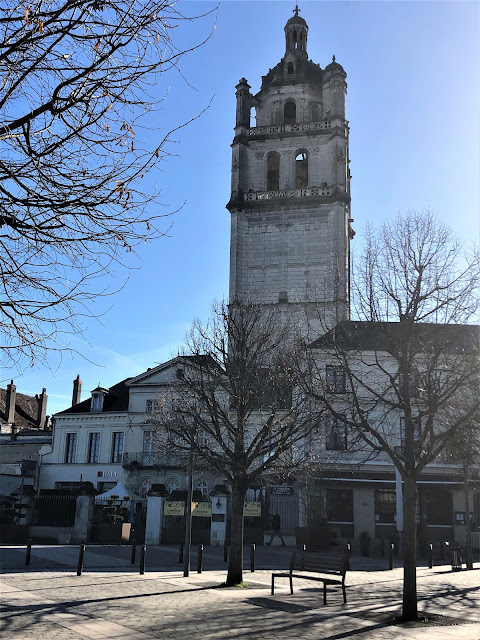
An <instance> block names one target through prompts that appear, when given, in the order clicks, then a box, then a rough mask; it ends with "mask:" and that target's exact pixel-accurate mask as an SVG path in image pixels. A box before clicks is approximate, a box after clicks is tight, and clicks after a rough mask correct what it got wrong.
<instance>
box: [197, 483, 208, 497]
mask: <svg viewBox="0 0 480 640" xmlns="http://www.w3.org/2000/svg"><path fill="white" fill-rule="evenodd" d="M194 488H195V489H196V490H197V491H200V493H201V494H202V499H205V500H208V483H207V481H206V480H196V481H195V485H194Z"/></svg>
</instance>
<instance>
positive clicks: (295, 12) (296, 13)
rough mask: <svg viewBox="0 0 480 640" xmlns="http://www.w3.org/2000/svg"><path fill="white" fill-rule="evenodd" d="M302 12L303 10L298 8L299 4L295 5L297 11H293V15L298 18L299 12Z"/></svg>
mask: <svg viewBox="0 0 480 640" xmlns="http://www.w3.org/2000/svg"><path fill="white" fill-rule="evenodd" d="M299 11H301V9H299V8H298V2H296V3H295V9H294V10H293V13H294V14H295V15H296V16H298V12H299Z"/></svg>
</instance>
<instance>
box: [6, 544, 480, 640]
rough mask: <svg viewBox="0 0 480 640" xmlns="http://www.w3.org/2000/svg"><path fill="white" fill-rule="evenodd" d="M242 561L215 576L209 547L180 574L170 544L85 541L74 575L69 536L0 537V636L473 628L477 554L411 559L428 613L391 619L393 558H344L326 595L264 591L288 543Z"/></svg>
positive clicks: (423, 633) (283, 563) (476, 630)
mask: <svg viewBox="0 0 480 640" xmlns="http://www.w3.org/2000/svg"><path fill="white" fill-rule="evenodd" d="M246 551H247V552H246V554H245V555H246V558H245V560H246V562H245V566H246V567H247V569H246V571H245V574H244V578H245V581H246V582H247V583H248V586H247V587H245V588H230V589H226V588H221V587H219V585H220V584H221V582H222V581H223V580H224V579H225V575H226V570H225V566H226V565H225V564H224V562H223V553H222V549H219V548H211V547H206V549H205V553H204V570H203V572H202V573H201V574H198V573H197V571H196V555H195V554H193V556H192V569H191V572H190V576H189V577H187V578H185V577H183V571H182V566H181V565H180V564H179V563H178V550H177V549H174V548H168V547H149V548H148V550H147V570H146V573H145V575H143V576H141V575H139V573H138V554H137V564H136V566H132V565H131V564H130V548H129V547H105V546H104V547H93V546H91V547H87V552H86V555H85V568H84V572H83V575H82V576H80V577H78V576H77V575H76V567H77V558H78V548H76V547H69V546H50V547H33V549H32V558H31V565H30V566H29V567H25V566H24V562H25V547H3V548H2V549H1V556H0V560H1V567H2V575H1V576H0V588H1V591H2V638H5V639H6V640H10V638H12V639H15V640H16V639H20V638H25V639H27V638H42V639H44V638H47V639H48V640H53V639H55V640H57V639H58V640H72V639H75V638H78V639H79V640H82V639H84V638H122V639H125V640H128V639H132V640H133V639H137V638H138V639H139V640H140V639H142V640H149V639H152V638H162V639H165V640H193V639H197V638H202V639H206V640H222V639H224V638H225V639H226V638H239V639H242V640H256V639H261V640H286V639H289V640H293V639H295V638H302V639H305V640H310V639H314V638H315V639H317V638H318V639H327V638H328V639H330V640H343V639H347V638H355V639H357V640H367V639H368V640H387V639H389V640H390V639H392V638H394V639H399V640H412V639H415V640H430V639H431V638H434V639H435V640H443V639H445V640H454V639H462V640H480V613H479V610H480V606H479V604H480V563H479V564H475V569H474V570H473V571H465V570H463V571H461V572H452V571H451V570H450V566H449V565H441V566H435V567H434V568H433V569H428V568H427V567H425V566H423V567H419V569H418V594H419V609H420V611H422V612H425V613H426V614H430V615H433V616H436V617H435V618H434V621H433V622H430V623H428V624H424V625H418V624H416V625H399V624H397V625H395V624H391V622H390V619H391V617H393V614H394V612H398V611H399V604H400V602H401V592H402V569H401V568H395V569H393V570H392V571H389V570H387V567H386V565H387V561H386V559H384V558H379V559H361V558H352V570H351V571H350V572H348V573H347V580H346V583H347V598H348V603H347V604H346V605H344V604H343V600H342V595H341V590H340V589H336V588H335V589H332V588H330V589H329V592H328V604H327V606H323V600H322V591H321V584H320V583H318V585H317V583H315V582H308V581H301V580H294V591H295V592H294V594H293V595H290V593H289V590H288V580H281V579H280V580H279V581H278V587H277V584H276V585H275V596H274V597H272V596H271V595H270V576H271V571H272V569H279V568H284V567H287V566H288V560H289V555H290V552H291V550H289V549H281V548H279V549H275V548H268V549H266V548H263V547H262V548H259V549H258V550H257V557H256V569H257V570H256V571H255V573H251V572H250V570H249V562H248V560H249V558H248V550H246Z"/></svg>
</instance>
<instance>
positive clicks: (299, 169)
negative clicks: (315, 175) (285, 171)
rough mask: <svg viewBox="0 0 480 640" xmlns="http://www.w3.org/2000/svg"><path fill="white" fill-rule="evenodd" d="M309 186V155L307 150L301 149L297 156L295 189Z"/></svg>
mask: <svg viewBox="0 0 480 640" xmlns="http://www.w3.org/2000/svg"><path fill="white" fill-rule="evenodd" d="M307 187H308V156H307V154H306V153H305V151H300V152H299V153H297V155H296V156H295V189H306V188H307Z"/></svg>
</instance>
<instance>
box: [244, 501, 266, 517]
mask: <svg viewBox="0 0 480 640" xmlns="http://www.w3.org/2000/svg"><path fill="white" fill-rule="evenodd" d="M243 515H244V517H249V518H250V517H252V516H254V517H255V516H261V515H262V504H261V502H245V505H244V508H243Z"/></svg>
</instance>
